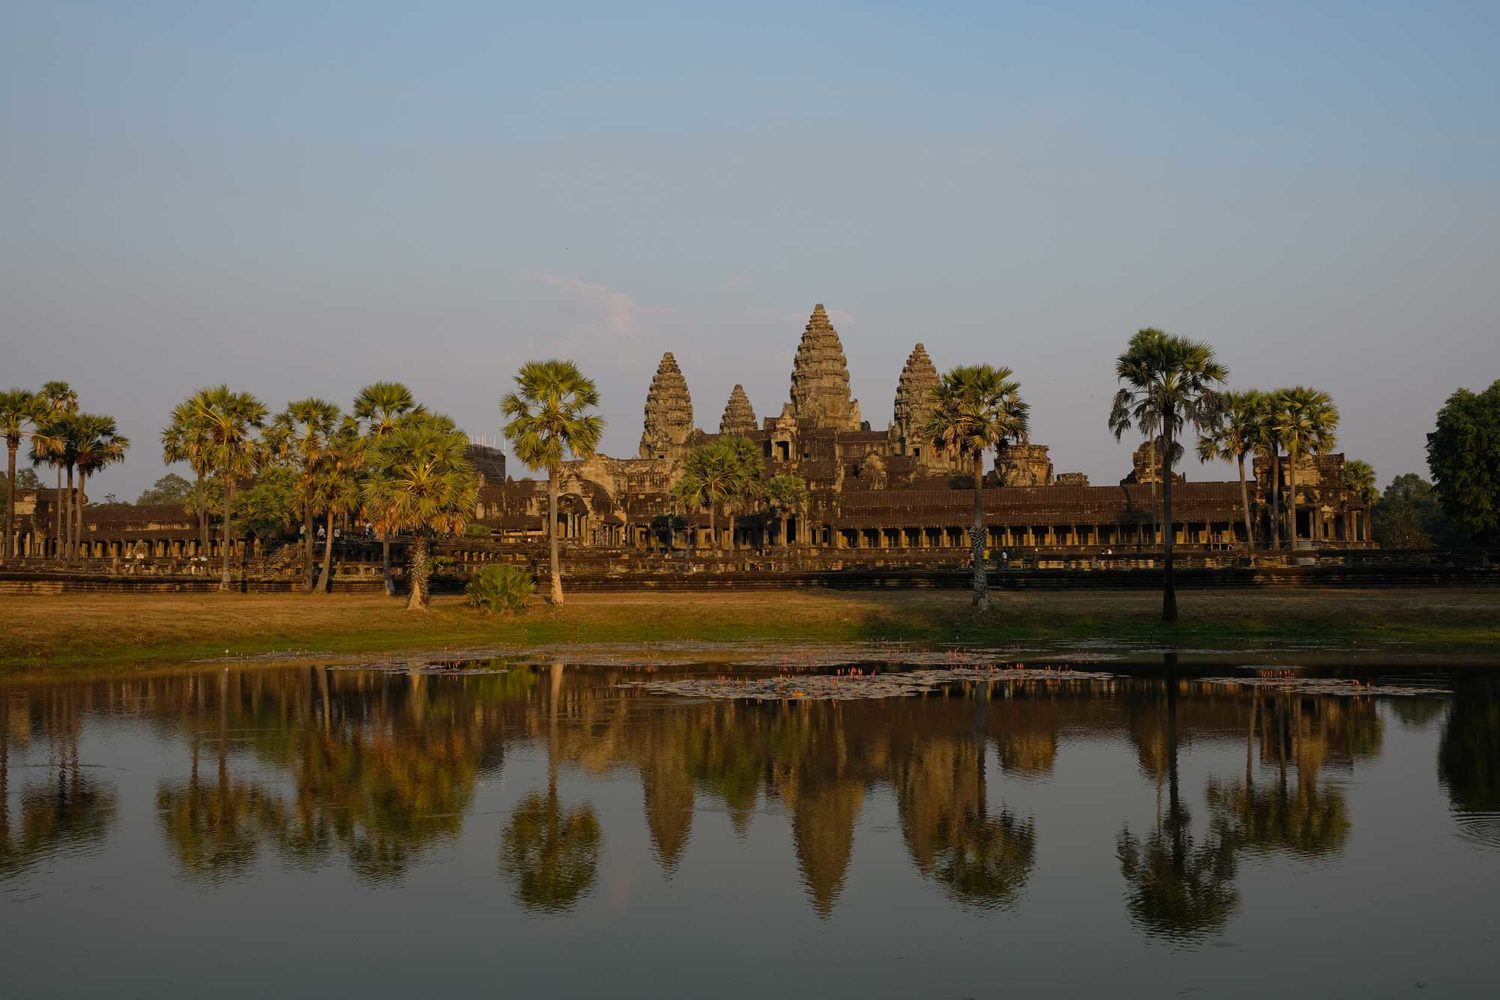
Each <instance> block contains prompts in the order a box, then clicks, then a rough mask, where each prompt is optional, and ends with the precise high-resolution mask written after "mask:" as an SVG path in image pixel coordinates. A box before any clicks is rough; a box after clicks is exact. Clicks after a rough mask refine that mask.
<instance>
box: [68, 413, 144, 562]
mask: <svg viewBox="0 0 1500 1000" xmlns="http://www.w3.org/2000/svg"><path fill="white" fill-rule="evenodd" d="M72 422H73V426H74V428H75V429H76V441H75V444H74V464H75V465H76V466H77V467H78V496H79V502H78V504H77V509H76V511H75V514H74V516H75V518H76V525H77V526H76V528H75V530H74V533H73V538H74V542H75V545H76V544H82V542H83V496H84V490H85V489H86V488H87V485H88V478H89V476H92V475H94V474H95V473H97V472H99V471H101V470H103V469H104V468H105V467H107V466H110V465H113V464H115V463H116V462H122V461H124V460H125V451H126V449H128V448H129V447H130V439H129V438H127V437H125V436H124V435H123V434H121V433H120V430H119V427H118V426H117V425H116V424H115V418H114V417H108V416H105V415H103V414H99V413H79V414H77V415H75V416H74V417H73V421H72Z"/></svg>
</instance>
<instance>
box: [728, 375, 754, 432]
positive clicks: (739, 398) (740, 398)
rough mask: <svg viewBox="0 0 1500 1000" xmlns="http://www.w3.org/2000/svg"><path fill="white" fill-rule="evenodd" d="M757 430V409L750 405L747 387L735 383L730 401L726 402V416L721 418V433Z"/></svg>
mask: <svg viewBox="0 0 1500 1000" xmlns="http://www.w3.org/2000/svg"><path fill="white" fill-rule="evenodd" d="M756 430H757V427H756V421H755V410H754V408H753V407H751V405H750V397H749V396H747V395H745V387H744V386H742V385H735V387H734V390H733V391H732V392H730V394H729V402H728V403H726V404H724V416H723V417H722V418H721V419H720V420H719V433H720V434H739V435H747V434H754V433H755V432H756Z"/></svg>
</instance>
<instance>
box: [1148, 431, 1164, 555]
mask: <svg viewBox="0 0 1500 1000" xmlns="http://www.w3.org/2000/svg"><path fill="white" fill-rule="evenodd" d="M1148 445H1149V447H1150V448H1151V544H1152V545H1153V546H1154V545H1156V544H1158V543H1159V542H1160V541H1161V517H1160V514H1159V512H1160V507H1158V506H1157V502H1156V481H1157V480H1158V479H1160V478H1161V477H1160V476H1158V475H1157V474H1156V471H1157V470H1156V438H1155V437H1153V438H1152V439H1151V440H1150V441H1149V442H1148Z"/></svg>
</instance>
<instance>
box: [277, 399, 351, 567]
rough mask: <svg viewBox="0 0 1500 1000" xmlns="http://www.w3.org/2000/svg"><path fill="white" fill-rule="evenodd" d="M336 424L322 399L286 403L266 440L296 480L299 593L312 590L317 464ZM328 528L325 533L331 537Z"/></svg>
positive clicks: (330, 407) (332, 410)
mask: <svg viewBox="0 0 1500 1000" xmlns="http://www.w3.org/2000/svg"><path fill="white" fill-rule="evenodd" d="M338 423H339V408H338V406H336V405H335V404H333V403H330V402H328V401H327V400H326V399H313V398H310V399H299V400H297V401H296V402H293V403H288V404H287V407H286V409H285V410H283V411H282V412H281V413H278V414H277V415H276V419H275V420H274V421H273V422H272V423H271V430H270V433H269V434H268V435H267V440H268V441H269V443H270V445H271V449H272V450H273V451H274V452H275V453H276V455H277V457H278V458H280V459H282V460H283V461H286V462H289V463H291V465H292V468H293V470H294V471H295V472H296V476H297V480H296V482H297V501H298V503H299V504H300V506H301V508H302V545H301V548H302V590H303V592H304V593H311V592H312V589H313V541H314V540H313V517H314V516H315V515H316V514H317V512H318V510H319V507H318V506H317V492H318V476H319V470H320V463H322V461H323V456H324V453H325V452H326V451H327V449H328V445H329V440H330V438H331V437H332V436H333V433H334V431H335V429H337V427H338ZM332 530H333V529H332V528H331V527H330V528H329V533H330V534H331V533H332Z"/></svg>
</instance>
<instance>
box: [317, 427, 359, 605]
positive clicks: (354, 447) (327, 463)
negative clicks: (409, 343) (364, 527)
mask: <svg viewBox="0 0 1500 1000" xmlns="http://www.w3.org/2000/svg"><path fill="white" fill-rule="evenodd" d="M365 454H366V449H365V442H364V439H363V438H362V437H361V436H360V433H359V424H358V423H357V422H356V421H355V420H354V419H353V418H352V417H345V418H344V421H343V423H342V424H341V425H340V426H339V428H338V430H337V431H336V432H335V433H334V434H333V436H332V437H331V438H330V439H329V441H328V443H327V445H326V447H325V448H324V449H323V454H322V456H321V457H320V458H319V461H318V474H317V478H316V480H315V485H314V495H315V496H316V497H317V499H318V502H319V504H320V505H321V506H322V508H323V510H324V511H325V515H324V516H325V517H326V518H327V522H328V523H327V526H326V528H325V530H324V532H323V572H322V574H321V575H320V576H319V577H318V587H317V589H318V593H320V594H322V593H327V592H328V589H329V586H330V584H331V583H332V582H333V519H334V516H335V515H338V514H347V513H349V512H350V511H354V510H358V509H359V486H360V484H359V474H360V469H361V468H363V467H364V464H365Z"/></svg>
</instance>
